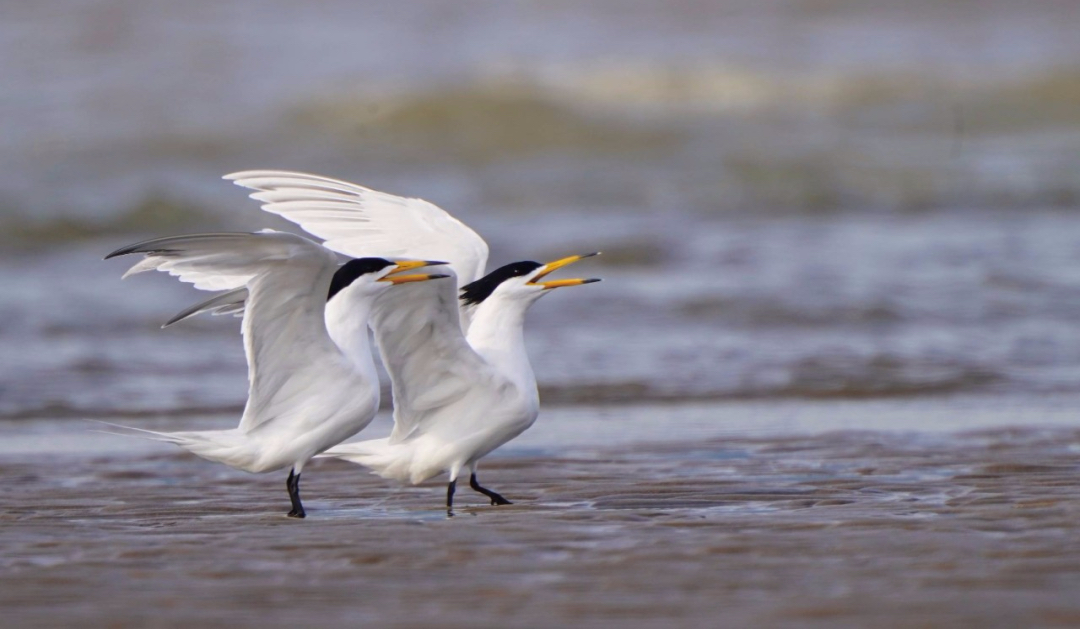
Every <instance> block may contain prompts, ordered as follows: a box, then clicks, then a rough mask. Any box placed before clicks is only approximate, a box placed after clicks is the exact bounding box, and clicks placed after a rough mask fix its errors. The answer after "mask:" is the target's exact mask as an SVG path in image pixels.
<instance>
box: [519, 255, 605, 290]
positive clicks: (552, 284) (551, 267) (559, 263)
mask: <svg viewBox="0 0 1080 629" xmlns="http://www.w3.org/2000/svg"><path fill="white" fill-rule="evenodd" d="M598 255H600V252H599V251H595V252H593V253H586V254H582V255H577V256H568V257H566V258H562V259H560V260H555V261H554V262H548V263H547V264H545V265H544V266H542V267H540V272H539V273H537V274H536V276H535V277H533V278H532V281H530V282H529V283H530V284H535V285H536V286H543V287H544V288H545V289H549V288H559V287H560V286H580V285H581V284H592V283H593V282H599V281H600V280H599V279H597V278H592V279H587V280H585V279H570V280H551V281H549V282H538V281H537V280H539V279H542V278H543V277H544V276H546V275H548V274H549V273H551V272H552V271H555V270H556V269H561V268H562V267H564V266H567V265H570V264H573V263H575V262H577V261H578V260H584V259H585V258H591V257H593V256H598Z"/></svg>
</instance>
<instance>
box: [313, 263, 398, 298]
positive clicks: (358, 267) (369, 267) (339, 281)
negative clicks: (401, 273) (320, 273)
mask: <svg viewBox="0 0 1080 629" xmlns="http://www.w3.org/2000/svg"><path fill="white" fill-rule="evenodd" d="M388 266H394V263H393V262H391V261H389V260H387V259H385V258H356V259H355V260H349V261H348V262H346V263H345V264H342V265H341V266H340V267H338V270H337V272H336V273H334V279H332V280H330V293H329V294H328V295H327V296H326V300H327V301H329V300H330V299H331V298H333V296H334V295H337V294H338V293H339V292H341V290H342V289H344V288H345V287H347V286H348V285H349V284H352V283H353V282H354V281H356V278H358V277H360V276H361V275H367V274H368V273H377V272H378V271H381V270H383V269H385V268H386V267H388Z"/></svg>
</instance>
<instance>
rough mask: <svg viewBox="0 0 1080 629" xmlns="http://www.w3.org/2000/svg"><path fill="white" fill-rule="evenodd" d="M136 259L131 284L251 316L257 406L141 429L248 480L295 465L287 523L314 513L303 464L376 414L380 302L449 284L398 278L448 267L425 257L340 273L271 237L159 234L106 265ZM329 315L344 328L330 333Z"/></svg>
mask: <svg viewBox="0 0 1080 629" xmlns="http://www.w3.org/2000/svg"><path fill="white" fill-rule="evenodd" d="M127 254H144V255H145V258H144V259H143V260H141V261H140V262H138V263H137V264H136V265H135V266H133V267H132V268H131V270H129V271H128V273H127V274H125V277H127V276H129V275H131V274H132V273H139V272H143V271H150V270H157V271H164V272H167V273H169V274H170V275H174V276H176V277H178V278H179V279H180V280H181V281H183V282H189V283H191V284H193V285H194V286H195V287H196V288H199V289H203V290H213V291H228V292H225V293H223V294H222V295H219V296H217V297H215V298H213V299H211V300H210V301H208V302H204V303H203V304H200V305H199V306H197V307H196V308H194V309H190V310H191V312H197V311H202V310H216V311H219V312H220V311H225V312H242V313H243V322H242V326H241V327H242V331H243V338H244V353H245V355H246V358H247V364H248V385H249V387H248V400H247V404H246V406H245V407H244V413H243V416H242V418H241V420H240V425H239V426H238V427H237V428H233V429H229V430H207V431H187V432H155V431H144V430H139V431H138V432H139V433H140V434H143V435H146V436H149V437H150V438H152V439H156V440H160V441H165V442H168V443H173V444H176V445H178V446H180V447H181V448H184V449H185V450H188V451H189V452H191V453H193V454H195V455H198V456H200V457H202V458H204V459H209V460H211V461H217V462H220V463H224V464H225V465H228V466H230V467H233V468H236V469H240V470H244V471H247V472H271V471H275V470H281V469H286V468H288V470H289V476H288V479H287V481H286V489H287V490H288V493H289V499H290V501H291V503H292V509H291V510H290V511H289V513H288V515H289V516H292V517H296V518H303V517H305V515H306V514H305V511H304V506H303V504H302V502H301V500H300V474H301V472H302V471H303V468H304V465H305V464H306V463H307V462H308V461H309V460H310V459H311V458H312V457H314V456H315V455H317V454H319V453H320V452H323V451H325V450H326V449H327V448H330V447H331V446H334V445H336V444H338V443H340V442H342V441H344V440H345V439H347V438H349V437H351V436H353V435H354V434H356V433H357V432H359V431H360V430H361V429H363V428H364V427H365V426H367V425H368V424H369V423H370V422H371V420H372V418H373V417H374V416H375V413H376V411H377V410H378V407H379V384H378V375H377V373H376V369H375V364H374V360H373V358H372V353H371V348H370V347H369V341H368V331H367V325H368V317H369V314H370V312H371V308H372V304H373V302H374V300H375V298H376V297H377V296H378V295H379V294H381V293H383V292H384V291H387V289H390V288H391V287H394V286H396V285H404V284H412V283H415V282H423V281H425V280H429V279H438V278H441V277H447V276H446V275H441V274H411V275H401V274H400V272H402V271H405V270H409V269H415V268H419V267H422V266H429V265H432V264H439V263H438V262H429V261H421V260H406V261H401V260H399V261H396V262H395V261H390V260H387V259H385V258H382V257H372V256H365V257H361V258H357V259H353V260H349V261H348V262H346V263H345V264H344V265H339V262H338V259H337V256H336V255H335V254H334V253H333V252H332V251H330V250H328V249H326V248H325V247H323V246H321V245H319V244H318V243H316V242H314V241H312V240H309V239H307V238H304V237H302V236H297V235H295V234H289V233H285V232H275V231H270V230H266V231H263V232H258V233H217V234H200V235H192V236H176V237H170V238H158V239H155V240H148V241H146V242H141V243H137V244H134V245H130V246H127V247H122V248H120V249H117V250H116V251H114V252H112V253H110V254H109V255H108V256H106V259H108V258H112V257H115V256H121V255H127ZM431 283H432V284H437V283H438V282H431ZM395 290H401V289H395ZM184 316H187V315H185V313H181V315H180V316H178V317H175V318H174V321H175V320H177V319H179V318H184ZM329 319H332V320H334V321H335V322H337V327H336V328H335V329H334V330H333V331H330V330H328V329H327V326H326V321H327V320H329ZM346 351H347V354H346ZM363 356H367V360H366V361H365V360H362V357H363Z"/></svg>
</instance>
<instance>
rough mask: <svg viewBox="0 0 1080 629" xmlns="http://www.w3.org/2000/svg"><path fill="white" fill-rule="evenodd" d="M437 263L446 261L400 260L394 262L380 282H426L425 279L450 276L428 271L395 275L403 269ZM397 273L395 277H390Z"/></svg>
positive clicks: (407, 269)
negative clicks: (391, 269)
mask: <svg viewBox="0 0 1080 629" xmlns="http://www.w3.org/2000/svg"><path fill="white" fill-rule="evenodd" d="M439 264H446V262H439V261H438V260H400V261H398V262H396V263H395V265H394V270H393V271H390V272H389V273H387V274H386V275H385V276H383V278H382V279H380V280H379V281H380V282H390V283H391V284H408V283H409V282H426V281H427V280H437V279H440V278H443V277H450V276H449V275H445V274H439V273H434V274H429V273H417V274H413V275H397V274H398V273H401V272H403V271H411V270H413V269H419V268H421V267H425V266H437V265H439ZM392 275H397V277H391V276H392Z"/></svg>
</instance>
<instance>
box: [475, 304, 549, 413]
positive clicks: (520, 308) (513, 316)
mask: <svg viewBox="0 0 1080 629" xmlns="http://www.w3.org/2000/svg"><path fill="white" fill-rule="evenodd" d="M530 305H532V301H530V300H521V299H514V300H510V299H499V298H497V297H494V296H493V297H490V298H488V299H487V300H485V301H484V302H482V303H481V304H479V305H478V306H476V308H475V309H473V312H472V322H471V323H470V324H469V333H468V334H467V335H466V339H467V340H468V341H469V345H471V346H472V348H473V349H474V350H475V351H476V353H477V354H480V355H481V356H482V357H483V358H484V360H486V361H488V363H490V364H491V365H492V366H493V367H495V368H496V369H498V370H499V372H500V373H502V374H503V375H505V376H506V377H507V378H510V380H511V381H512V382H514V384H516V385H518V387H520V389H521V390H522V392H524V393H527V394H531V395H533V396H535V395H536V376H535V375H533V370H532V365H531V364H529V355H528V354H527V353H526V352H525V332H524V328H525V311H526V310H528V308H529V306H530Z"/></svg>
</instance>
